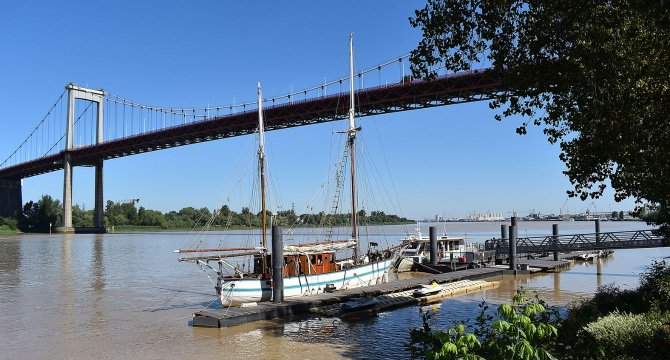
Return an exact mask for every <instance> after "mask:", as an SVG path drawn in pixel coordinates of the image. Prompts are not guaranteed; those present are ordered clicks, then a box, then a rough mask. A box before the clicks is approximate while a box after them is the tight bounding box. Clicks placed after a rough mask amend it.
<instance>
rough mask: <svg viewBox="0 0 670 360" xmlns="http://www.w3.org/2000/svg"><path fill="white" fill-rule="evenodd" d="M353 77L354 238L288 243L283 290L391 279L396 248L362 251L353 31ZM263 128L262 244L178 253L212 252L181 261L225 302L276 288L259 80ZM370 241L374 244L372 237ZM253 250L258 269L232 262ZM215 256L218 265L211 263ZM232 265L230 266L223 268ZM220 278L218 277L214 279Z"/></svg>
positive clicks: (255, 297) (258, 298) (313, 290)
mask: <svg viewBox="0 0 670 360" xmlns="http://www.w3.org/2000/svg"><path fill="white" fill-rule="evenodd" d="M349 52H350V54H349V62H350V66H349V78H350V106H349V127H348V130H347V131H346V135H347V148H348V151H349V154H348V155H349V157H350V159H349V162H350V173H351V184H350V187H351V238H350V239H345V240H332V241H324V242H312V243H306V244H297V245H286V246H284V247H283V257H284V266H283V269H282V272H283V274H282V275H283V296H284V297H287V298H290V297H297V296H305V295H312V294H319V293H323V292H332V291H337V290H344V289H349V288H355V287H363V286H369V285H373V284H378V283H382V282H386V281H388V274H389V271H390V269H391V267H392V265H393V263H394V261H395V259H394V258H393V255H392V253H391V252H379V251H375V252H372V251H370V250H368V252H367V253H365V254H361V252H360V246H359V236H358V229H357V212H356V204H357V203H356V176H355V174H356V172H355V163H354V159H355V140H356V133H357V132H358V131H359V130H360V128H357V127H356V124H355V118H354V70H353V66H354V65H353V36H352V35H350V37H349ZM258 128H259V148H258V162H259V173H260V176H259V179H260V194H261V246H260V247H254V248H217V249H182V250H175V252H178V253H194V252H207V253H209V255H207V256H195V257H186V258H180V259H179V260H180V261H189V262H194V263H196V264H197V265H198V266H199V267H200V268H201V269H202V270H203V271H205V273H206V274H207V276H208V277H210V281H212V283H213V284H214V287H215V289H216V291H217V294H218V296H219V298H220V300H221V304H222V305H223V306H244V305H245V304H249V303H256V302H262V301H270V300H271V299H272V298H273V294H272V291H273V289H272V273H271V270H272V269H271V268H270V267H269V266H268V264H271V259H272V254H270V253H268V246H267V234H266V232H267V227H266V223H267V221H266V220H267V219H266V212H267V210H266V201H265V149H264V124H263V110H262V92H261V87H260V83H259V84H258ZM371 245H373V244H372V243H371ZM345 249H350V250H349V251H350V252H351V253H352V256H351V257H349V258H345V259H341V260H338V259H337V257H336V255H337V254H338V252H340V251H342V250H345ZM240 256H252V257H253V264H254V265H253V269H249V270H247V271H244V270H243V269H240V268H239V267H233V266H230V264H229V263H228V262H227V261H226V259H227V258H231V257H240ZM210 262H216V263H217V264H218V268H215V267H213V266H211V265H210ZM226 265H228V267H229V268H231V269H229V270H232V273H231V271H228V272H226V271H224V270H225V269H224V266H226ZM213 279H216V281H213Z"/></svg>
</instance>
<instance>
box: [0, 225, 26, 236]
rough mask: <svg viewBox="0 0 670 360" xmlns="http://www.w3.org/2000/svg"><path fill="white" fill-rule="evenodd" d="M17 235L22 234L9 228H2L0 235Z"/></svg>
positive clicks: (0, 228)
mask: <svg viewBox="0 0 670 360" xmlns="http://www.w3.org/2000/svg"><path fill="white" fill-rule="evenodd" d="M15 234H21V232H20V231H18V230H13V229H10V228H8V227H4V226H0V235H15Z"/></svg>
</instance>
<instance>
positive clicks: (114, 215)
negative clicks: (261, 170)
mask: <svg viewBox="0 0 670 360" xmlns="http://www.w3.org/2000/svg"><path fill="white" fill-rule="evenodd" d="M62 214H63V206H62V204H61V202H60V201H59V200H56V199H53V198H52V197H51V196H49V195H43V196H42V198H41V199H40V200H38V201H36V202H33V201H29V202H27V203H26V204H25V205H24V206H23V209H22V212H21V213H20V214H17V215H16V216H15V217H13V218H0V229H6V230H17V229H18V230H21V231H23V232H49V229H50V228H51V229H53V228H55V227H58V226H61V224H62ZM357 214H358V219H359V223H361V224H397V223H407V222H411V220H409V219H406V218H403V217H399V216H397V215H390V214H385V213H384V212H383V211H372V212H370V214H367V213H366V211H365V210H360V211H358V213H357ZM270 216H271V213H270V212H269V211H268V212H267V217H268V219H270ZM93 218H94V211H93V210H92V209H88V210H87V209H85V208H82V207H80V206H79V205H74V206H73V207H72V225H73V226H74V227H92V226H93V224H94V219H93ZM212 218H213V221H212V222H211V226H213V227H215V228H217V227H218V228H244V227H248V228H257V227H260V224H261V213H260V212H258V213H252V212H251V210H250V209H249V208H247V207H244V208H242V209H241V211H240V212H236V211H234V210H231V209H230V208H229V207H228V205H224V206H223V207H221V208H220V209H216V210H215V214H214V216H213V217H212V211H211V210H210V209H208V208H206V207H203V208H199V209H197V208H194V207H185V208H183V209H181V210H179V211H169V212H166V213H162V212H160V211H157V210H151V209H145V208H144V207H143V206H140V207H139V208H137V207H136V204H135V202H132V201H131V202H123V203H118V202H113V201H107V204H106V206H105V211H104V221H105V227H108V228H110V227H112V226H114V227H143V228H155V229H192V228H194V227H197V226H203V225H205V224H206V223H207V222H208V221H209V220H210V219H212ZM274 221H275V224H280V225H283V226H294V225H299V226H341V225H347V224H349V222H350V214H335V215H332V214H325V213H324V212H320V213H318V214H300V215H298V214H296V213H295V211H294V210H284V211H279V212H277V214H276V216H275V217H274Z"/></svg>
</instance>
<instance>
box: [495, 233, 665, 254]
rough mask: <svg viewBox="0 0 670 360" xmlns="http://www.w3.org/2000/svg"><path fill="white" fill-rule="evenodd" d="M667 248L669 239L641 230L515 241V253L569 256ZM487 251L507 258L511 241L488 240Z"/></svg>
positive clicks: (522, 238) (536, 237) (552, 236)
mask: <svg viewBox="0 0 670 360" xmlns="http://www.w3.org/2000/svg"><path fill="white" fill-rule="evenodd" d="M668 245H670V239H667V238H665V237H663V236H659V235H656V234H655V233H654V230H639V231H619V232H602V233H589V234H573V235H547V236H531V237H519V238H517V241H516V252H517V253H542V252H553V251H559V252H570V251H580V250H606V249H635V248H650V247H665V246H668ZM484 247H485V249H486V250H495V251H496V254H497V255H503V254H508V251H509V240H508V239H491V240H486V242H485V244H484Z"/></svg>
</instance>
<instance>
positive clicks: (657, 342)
mask: <svg viewBox="0 0 670 360" xmlns="http://www.w3.org/2000/svg"><path fill="white" fill-rule="evenodd" d="M669 325H670V314H666V315H660V314H659V313H658V312H651V313H644V314H629V313H621V312H619V311H614V312H612V313H611V314H609V315H607V316H604V317H601V318H599V319H598V320H597V321H594V322H592V323H589V324H588V325H586V326H585V327H584V330H583V335H582V336H584V337H586V338H587V339H588V340H589V341H590V342H591V343H596V344H598V346H592V347H591V351H589V353H588V356H589V357H592V358H600V359H661V358H663V357H664V356H666V355H667V354H665V351H667V349H668V348H669V347H670V326H669ZM594 350H595V351H594ZM584 355H587V354H584Z"/></svg>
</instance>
